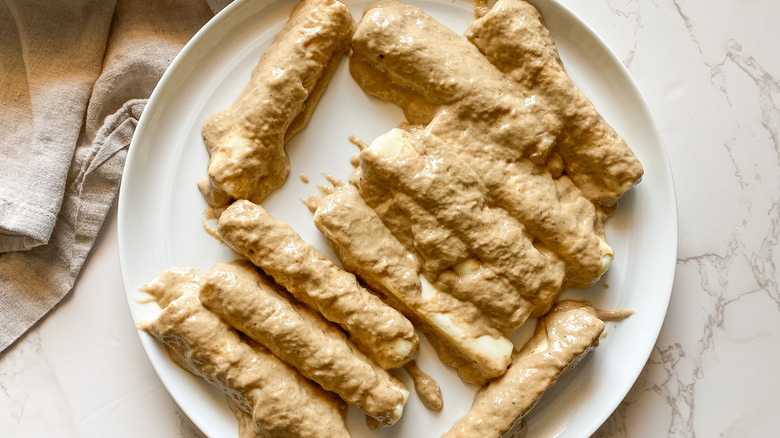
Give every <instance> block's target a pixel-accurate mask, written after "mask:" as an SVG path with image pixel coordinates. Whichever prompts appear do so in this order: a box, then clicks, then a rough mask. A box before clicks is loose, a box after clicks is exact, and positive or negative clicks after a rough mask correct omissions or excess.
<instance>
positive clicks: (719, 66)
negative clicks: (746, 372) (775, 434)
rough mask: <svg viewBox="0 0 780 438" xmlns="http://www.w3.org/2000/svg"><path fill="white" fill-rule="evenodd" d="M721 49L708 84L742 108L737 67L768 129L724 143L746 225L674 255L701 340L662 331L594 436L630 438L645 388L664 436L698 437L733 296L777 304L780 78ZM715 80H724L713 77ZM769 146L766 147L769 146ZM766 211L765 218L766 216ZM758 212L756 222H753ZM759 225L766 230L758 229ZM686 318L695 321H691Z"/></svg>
mask: <svg viewBox="0 0 780 438" xmlns="http://www.w3.org/2000/svg"><path fill="white" fill-rule="evenodd" d="M672 3H673V4H674V7H675V9H676V12H677V14H679V16H680V17H681V19H682V21H683V23H684V25H685V27H686V29H687V31H688V33H689V35H690V36H691V40H692V41H693V43H694V44H695V45H696V48H697V50H698V52H699V53H700V54H702V55H703V52H704V51H703V47H702V45H701V44H700V43H699V39H698V37H697V35H696V33H695V28H694V25H693V23H692V20H691V17H689V16H688V15H687V14H686V13H685V11H684V8H683V7H682V5H681V2H680V1H679V0H672ZM721 53H722V55H723V57H722V58H721V60H720V61H719V62H718V63H707V62H705V65H707V67H709V68H710V71H711V80H712V83H713V85H714V86H715V87H716V88H717V90H718V91H719V92H720V93H722V94H723V95H724V98H725V99H726V100H727V103H728V104H729V107H730V108H732V110H733V111H734V112H737V111H740V110H743V111H744V110H745V109H744V108H738V107H736V106H735V105H734V103H735V102H736V101H737V100H735V99H732V95H733V96H734V97H742V98H743V99H740V100H739V101H740V102H744V93H745V91H746V90H745V89H744V88H740V87H737V86H735V85H733V84H732V83H731V82H728V81H726V77H727V75H726V73H725V69H726V68H730V67H731V65H733V66H736V67H737V68H738V69H739V70H741V71H742V72H743V73H744V74H745V75H746V77H747V78H749V79H750V80H751V81H752V83H753V84H754V85H755V92H756V93H757V95H758V100H757V103H756V104H757V105H758V107H759V108H758V109H759V110H760V114H761V117H760V120H759V123H758V124H756V126H755V128H758V129H759V130H761V131H763V132H765V133H766V135H767V137H768V138H767V141H762V140H761V139H760V138H758V139H756V138H753V137H754V136H757V135H758V134H755V135H754V136H750V135H747V133H748V132H749V130H750V129H751V128H753V126H739V134H740V135H739V136H738V137H734V138H731V139H729V140H728V141H725V142H724V147H725V149H726V151H727V152H728V154H729V158H730V160H731V162H732V164H733V168H734V174H733V177H734V178H735V180H736V182H737V183H738V184H739V187H740V190H741V197H742V198H741V201H742V202H745V203H746V204H747V210H746V212H745V213H740V214H744V216H743V221H742V223H743V227H742V228H739V229H737V230H735V232H734V234H733V235H732V236H731V237H730V240H729V244H728V247H727V251H726V253H725V254H714V253H704V254H699V255H696V256H694V257H688V258H681V259H678V269H681V268H683V267H685V266H689V267H695V270H696V272H697V273H698V277H699V282H700V284H699V288H700V290H699V291H693V290H688V291H684V290H679V289H677V288H675V293H682V294H687V293H703V294H704V297H706V298H705V300H706V301H704V302H702V305H703V306H706V310H705V311H706V315H704V317H703V320H702V321H701V322H696V324H697V325H698V333H699V338H698V340H696V342H695V343H694V344H693V345H690V344H682V343H680V342H676V341H675V339H676V333H675V332H674V330H672V329H669V332H668V333H665V330H664V331H662V335H661V337H660V338H659V342H658V344H657V345H656V347H655V348H654V349H653V352H652V354H651V357H650V360H649V361H648V363H647V365H646V366H645V369H644V370H643V372H642V374H641V376H640V378H639V379H638V380H637V382H636V384H635V385H634V388H632V390H631V392H630V393H629V395H628V396H627V397H626V400H624V402H623V403H621V405H620V406H619V407H618V409H617V410H616V411H615V413H614V414H613V415H612V416H611V417H610V419H609V420H608V421H607V422H606V423H605V424H604V425H603V426H602V427H601V428H600V429H599V431H598V432H597V433H596V434H595V435H594V436H597V437H607V436H609V437H612V436H631V435H632V433H631V432H632V431H630V430H629V429H628V428H627V426H626V423H627V421H628V420H627V416H628V415H629V412H630V411H631V409H632V408H633V407H634V406H636V399H638V398H639V397H640V396H639V394H641V393H643V392H646V391H651V392H654V393H656V394H657V395H658V396H660V397H661V398H662V399H663V400H664V402H665V403H666V405H668V406H669V408H670V414H671V419H670V423H669V425H668V431H667V433H668V435H669V436H675V437H677V436H680V437H695V436H696V430H695V425H694V419H695V414H696V407H695V402H694V401H695V400H696V386H697V383H698V382H699V381H700V380H701V379H702V378H703V377H704V369H703V365H702V364H703V356H704V355H705V354H714V355H715V358H716V360H717V351H716V350H717V338H716V333H722V332H725V330H726V329H725V326H724V325H725V322H726V310H727V309H728V308H729V307H730V306H731V305H732V304H734V303H735V302H738V301H739V300H741V299H742V298H744V297H746V296H748V295H754V294H761V295H763V296H766V297H767V298H769V299H771V300H772V301H773V302H774V303H776V305H777V307H778V309H779V310H780V287H778V279H777V277H778V275H777V269H776V265H775V260H776V259H777V253H776V248H777V245H778V241H779V240H780V199H779V197H780V193H778V192H780V190H778V187H776V181H777V178H778V175H780V109H778V105H777V101H776V99H777V96H779V95H780V83H779V82H778V80H777V79H776V78H775V77H773V76H772V74H770V72H769V71H767V70H766V69H765V68H764V67H763V66H762V65H760V63H758V62H757V61H756V59H755V58H754V57H752V56H750V55H749V54H747V53H744V51H743V48H742V45H740V44H739V43H738V42H737V41H735V40H733V39H730V40H728V41H727V43H726V44H725V46H724V47H723V48H722V49H721ZM729 74H730V76H729V77H730V80H732V81H733V80H734V76H733V73H731V72H729ZM718 78H720V79H721V82H722V83H716V79H718ZM751 91H752V90H751ZM751 103H752V102H750V103H748V105H750V104H751ZM750 109H751V110H753V109H754V108H750ZM767 147H769V148H771V149H769V150H767V149H766V148H767ZM746 150H751V151H753V152H757V153H756V154H755V155H752V156H753V157H758V156H761V157H764V156H766V154H767V153H768V152H769V155H774V157H775V163H771V162H769V163H764V162H760V163H759V162H758V161H759V159H757V158H751V155H750V154H749V153H748V152H746ZM770 151H771V152H770ZM759 153H760V154H762V155H759ZM773 185H774V187H773ZM767 216H768V221H767V219H765V218H766V217H767ZM757 218H761V220H756V219H757ZM757 225H758V226H762V227H765V229H763V230H758V231H757V230H756V228H755V227H756V226H757ZM748 232H750V233H748ZM753 233H757V235H759V236H761V235H763V239H762V240H761V242H760V243H758V242H757V243H750V239H748V238H746V237H748V236H752V235H753ZM723 237H727V236H723ZM727 238H728V237H727ZM742 264H746V265H747V268H748V269H749V270H750V272H751V273H752V277H753V280H754V281H755V285H757V287H746V286H744V285H740V286H733V285H731V284H730V282H729V279H730V277H731V276H732V275H733V274H734V273H737V272H738V269H739V268H740V266H742ZM691 322H694V321H688V323H691Z"/></svg>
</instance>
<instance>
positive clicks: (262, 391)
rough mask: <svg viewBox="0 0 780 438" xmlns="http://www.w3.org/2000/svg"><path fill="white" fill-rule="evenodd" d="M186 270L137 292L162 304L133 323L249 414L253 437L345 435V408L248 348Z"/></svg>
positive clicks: (193, 274)
mask: <svg viewBox="0 0 780 438" xmlns="http://www.w3.org/2000/svg"><path fill="white" fill-rule="evenodd" d="M199 282H200V279H199V276H198V274H197V272H196V271H195V270H194V269H191V268H187V269H172V270H169V271H165V272H163V273H162V274H161V275H160V276H159V277H158V278H157V279H156V280H154V281H152V282H150V283H148V284H146V285H145V286H144V287H143V288H142V290H143V291H144V292H146V293H148V294H150V295H152V296H153V297H154V299H155V300H156V301H157V302H158V304H159V305H160V306H161V307H162V311H161V312H160V314H159V315H158V316H157V317H156V318H155V319H153V320H152V321H149V322H146V323H141V324H139V328H140V329H142V330H144V331H146V332H147V333H149V334H151V335H152V336H154V337H155V338H157V339H158V340H160V341H161V342H162V343H164V344H165V346H166V348H167V350H168V353H169V354H170V355H171V358H172V359H173V360H174V361H175V362H176V363H177V364H178V365H180V366H181V367H182V368H184V369H186V370H187V371H189V372H191V373H193V374H195V375H197V376H200V377H202V378H204V379H205V380H206V381H208V382H209V383H211V384H212V385H214V386H216V387H217V388H218V389H219V390H221V391H222V392H224V393H225V394H226V395H227V396H228V397H229V398H230V399H231V400H232V401H233V402H234V403H235V404H236V405H237V406H238V407H239V409H240V410H241V411H243V412H245V413H247V414H250V415H251V418H252V422H253V425H254V431H255V433H256V434H257V435H258V436H261V437H301V438H307V437H322V438H330V437H345V438H346V437H349V434H348V433H347V430H346V426H345V424H344V415H345V414H346V411H345V409H346V406H345V405H344V403H343V402H342V401H341V400H339V399H338V397H335V396H334V395H333V394H331V393H328V392H326V391H324V390H323V389H322V388H320V387H318V386H316V385H314V384H312V383H311V382H310V381H308V380H306V379H305V378H303V377H302V376H301V375H300V374H299V373H298V372H297V371H295V370H294V369H292V368H290V367H289V366H288V365H287V364H285V363H284V362H282V361H281V360H279V359H278V358H276V357H275V356H274V355H273V354H271V353H270V352H268V351H267V350H265V349H264V348H253V347H252V346H250V345H248V344H247V343H245V342H243V341H242V340H241V338H240V337H239V335H238V333H237V332H236V331H235V330H233V328H231V327H230V326H229V325H228V324H227V323H225V322H224V321H222V320H221V319H220V318H219V317H218V316H216V315H214V314H213V313H211V312H210V311H208V310H207V309H206V308H204V307H203V305H202V304H201V303H200V300H199V299H198V291H199V290H200V284H199Z"/></svg>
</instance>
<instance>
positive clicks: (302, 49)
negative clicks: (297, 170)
mask: <svg viewBox="0 0 780 438" xmlns="http://www.w3.org/2000/svg"><path fill="white" fill-rule="evenodd" d="M354 28H355V23H354V20H353V19H352V15H351V14H350V12H349V10H348V9H347V7H346V6H344V4H342V3H341V2H339V1H337V0H303V1H302V2H301V3H299V4H298V6H296V8H295V10H293V12H292V14H291V15H290V19H289V21H288V22H287V24H286V25H285V26H284V28H283V29H282V30H281V31H280V32H279V33H278V34H277V35H276V38H274V42H273V44H272V45H271V47H270V48H269V49H268V50H267V51H266V52H265V53H263V55H262V57H261V58H260V61H259V62H258V64H257V66H255V68H254V70H253V71H252V78H251V80H250V82H249V84H248V85H247V86H246V88H244V90H243V91H242V92H241V94H240V95H239V96H238V98H237V99H236V101H235V102H234V103H233V105H231V106H230V108H228V109H225V110H223V111H220V112H217V113H215V114H214V115H212V116H211V117H210V118H209V119H208V120H207V121H206V122H205V123H204V125H203V130H202V134H203V141H204V143H205V144H206V150H207V151H208V153H209V166H208V178H207V179H204V180H201V181H199V182H198V188H199V189H200V191H201V193H202V194H203V197H204V199H205V200H206V201H207V202H208V203H209V204H210V205H211V206H214V207H219V206H225V205H227V204H229V203H230V201H231V200H234V199H250V200H252V201H254V202H257V203H259V202H261V201H262V200H263V199H265V197H266V196H267V195H268V194H269V193H270V192H271V191H273V190H274V189H276V188H277V187H279V186H280V185H281V184H282V183H283V182H284V181H285V180H286V179H287V175H288V173H289V172H290V163H289V160H288V158H287V155H286V154H285V152H284V144H285V143H286V142H288V141H289V140H290V139H291V138H292V137H293V136H295V134H297V133H298V132H299V131H300V130H301V129H303V128H304V127H305V126H306V124H307V123H308V122H309V119H310V117H311V114H312V112H313V111H314V108H315V107H316V105H317V102H318V101H319V99H320V97H321V96H322V94H323V93H324V91H325V88H326V87H327V85H328V81H329V80H330V77H331V75H332V74H333V72H334V71H335V69H336V67H337V66H338V63H339V61H340V60H341V58H342V57H343V56H344V55H345V54H346V53H347V51H348V50H349V43H350V41H349V40H350V38H351V36H352V32H353V31H354Z"/></svg>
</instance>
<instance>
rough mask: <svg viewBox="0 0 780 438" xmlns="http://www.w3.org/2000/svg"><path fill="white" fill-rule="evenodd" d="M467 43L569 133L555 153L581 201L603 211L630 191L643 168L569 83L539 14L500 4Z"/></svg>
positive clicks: (516, 3) (520, 4)
mask: <svg viewBox="0 0 780 438" xmlns="http://www.w3.org/2000/svg"><path fill="white" fill-rule="evenodd" d="M466 37H467V38H468V39H469V40H471V42H472V43H474V45H475V46H476V47H478V48H479V50H480V51H481V52H482V53H484V54H485V56H486V57H487V58H488V59H489V60H490V62H492V63H493V64H494V65H496V66H497V67H498V68H499V69H501V70H502V71H504V72H506V73H507V75H508V76H509V77H510V78H512V80H513V81H514V82H516V83H518V84H520V85H522V86H523V88H524V89H525V90H526V91H527V94H529V95H541V96H544V97H545V98H546V99H547V101H548V103H549V104H550V105H551V107H552V109H553V110H554V111H556V112H557V113H558V114H559V115H560V116H561V117H562V119H563V120H564V121H565V123H566V124H567V127H568V129H566V130H565V131H563V132H562V135H561V137H560V138H559V139H558V145H557V150H558V152H559V153H560V154H561V155H562V156H563V158H564V160H565V161H566V173H567V174H568V175H569V176H570V177H571V178H572V180H573V181H574V183H575V184H577V186H578V187H579V188H580V189H581V190H582V192H583V193H584V194H585V196H586V197H587V198H588V199H590V200H592V201H594V202H598V203H601V204H604V205H612V204H614V203H615V202H616V201H617V198H618V197H619V196H620V195H621V194H623V193H624V192H626V191H627V190H628V189H630V188H631V187H633V186H634V185H635V184H636V183H637V182H638V181H639V180H640V179H641V177H642V173H643V170H642V165H641V164H640V163H639V160H638V159H637V158H636V156H635V155H634V153H633V152H632V151H631V149H630V148H629V147H628V146H627V145H626V142H625V140H624V139H623V138H622V137H621V136H620V135H618V134H617V133H616V132H615V130H614V129H613V128H612V126H610V125H609V124H608V123H607V122H606V121H605V120H604V118H603V117H602V116H601V115H600V114H599V113H598V111H597V110H596V108H595V107H594V106H593V104H592V103H591V102H590V101H589V100H588V98H587V97H585V95H584V94H582V92H580V90H579V89H577V87H575V86H574V84H573V83H572V82H571V79H570V78H569V76H568V75H567V74H566V71H565V70H564V67H563V64H562V63H561V60H560V57H559V56H558V51H557V49H556V47H555V42H554V41H553V39H552V37H551V36H550V31H549V30H548V29H547V28H546V27H545V26H544V23H543V22H542V17H541V14H539V11H537V10H536V8H534V7H533V6H532V5H531V4H529V3H527V2H526V1H524V0H499V1H498V2H496V4H495V5H494V6H493V8H492V9H490V11H489V12H488V13H487V14H485V16H484V17H482V18H480V19H478V20H475V21H474V22H473V23H471V25H470V26H469V28H468V30H467V31H466Z"/></svg>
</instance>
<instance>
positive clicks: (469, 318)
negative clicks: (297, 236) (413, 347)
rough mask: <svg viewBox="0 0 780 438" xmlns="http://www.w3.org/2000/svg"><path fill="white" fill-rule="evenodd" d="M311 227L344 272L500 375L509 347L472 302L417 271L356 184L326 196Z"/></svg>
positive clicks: (483, 370) (485, 372) (485, 370)
mask: <svg viewBox="0 0 780 438" xmlns="http://www.w3.org/2000/svg"><path fill="white" fill-rule="evenodd" d="M314 224H315V225H316V226H317V229H319V230H320V232H322V234H323V235H324V236H325V238H326V239H327V240H328V242H329V243H330V244H331V246H332V247H333V249H334V250H335V251H336V253H337V254H338V255H339V258H340V259H341V261H342V262H343V263H344V266H345V268H347V269H348V270H349V271H350V272H354V273H356V274H357V275H358V276H359V277H360V278H361V279H362V280H363V281H364V282H365V283H366V284H368V285H369V286H370V287H371V288H372V289H374V290H377V291H379V292H381V293H383V294H384V295H385V296H386V297H388V298H390V299H391V300H390V301H391V302H400V303H401V304H402V306H399V307H400V308H402V309H404V310H405V313H406V314H407V315H408V316H409V318H410V319H411V320H412V321H415V322H416V323H419V324H422V325H423V326H424V327H423V329H425V330H429V331H433V332H435V333H436V335H437V336H438V337H439V338H441V339H442V340H443V341H444V342H445V343H447V344H448V345H450V347H451V348H452V349H454V350H455V351H456V352H457V354H459V355H461V356H462V357H464V358H466V359H468V360H470V361H472V362H474V363H475V364H476V365H477V366H478V367H479V369H480V371H481V373H482V374H483V375H485V376H487V377H488V378H493V377H497V376H500V375H501V374H503V373H504V371H505V370H506V367H507V366H508V365H509V362H510V357H511V354H512V343H511V342H510V341H509V340H508V339H507V338H506V337H505V336H503V334H502V333H501V332H499V331H498V330H496V329H495V328H493V326H492V324H491V322H490V321H489V320H488V319H487V318H485V317H484V315H482V313H481V312H480V311H479V310H478V309H477V308H476V307H475V306H474V305H473V304H471V303H469V302H463V301H459V300H457V299H456V298H454V297H452V296H450V295H448V294H446V293H444V292H442V291H437V290H435V288H434V286H432V285H431V284H430V283H429V282H428V281H427V280H426V279H425V277H423V276H421V275H420V274H419V273H418V269H419V268H418V265H419V262H418V261H417V259H416V258H415V257H414V255H412V254H410V253H409V252H408V251H407V250H406V248H404V246H403V245H401V243H400V242H399V241H398V240H396V239H395V238H394V237H393V235H392V234H391V232H390V230H389V229H388V228H387V227H386V226H385V225H384V224H383V223H382V220H381V219H380V218H379V216H377V214H376V213H375V212H374V211H373V210H372V209H371V207H369V206H368V205H366V203H365V202H364V201H363V199H362V198H361V197H360V194H359V193H358V191H357V189H356V188H355V187H354V186H352V185H344V186H341V187H338V188H336V190H335V191H334V193H333V194H331V195H328V196H326V197H324V198H323V199H322V200H321V201H320V203H319V205H318V207H317V210H316V212H315V214H314Z"/></svg>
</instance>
